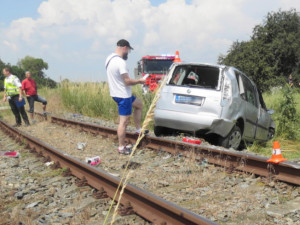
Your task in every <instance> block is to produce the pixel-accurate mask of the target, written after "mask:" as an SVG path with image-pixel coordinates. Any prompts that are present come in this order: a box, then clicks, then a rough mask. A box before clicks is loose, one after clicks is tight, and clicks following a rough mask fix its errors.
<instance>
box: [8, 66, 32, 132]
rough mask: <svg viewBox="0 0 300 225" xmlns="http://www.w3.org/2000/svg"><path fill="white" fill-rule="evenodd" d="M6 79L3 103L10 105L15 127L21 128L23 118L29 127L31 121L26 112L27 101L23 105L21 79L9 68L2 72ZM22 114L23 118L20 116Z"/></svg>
mask: <svg viewBox="0 0 300 225" xmlns="http://www.w3.org/2000/svg"><path fill="white" fill-rule="evenodd" d="M2 73H3V75H4V76H5V79H4V97H3V101H4V102H6V101H7V100H8V103H9V105H10V108H11V111H12V112H13V114H14V115H15V119H16V124H15V125H13V127H19V126H21V124H22V120H21V116H22V118H23V120H24V122H25V126H29V125H30V124H29V120H28V116H27V113H26V112H25V107H24V104H25V101H24V104H23V103H22V101H23V98H22V84H21V82H20V80H19V78H18V77H17V76H15V75H13V74H11V70H10V68H9V67H5V68H3V70H2ZM20 114H21V116H20Z"/></svg>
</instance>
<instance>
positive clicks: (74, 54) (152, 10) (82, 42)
mask: <svg viewBox="0 0 300 225" xmlns="http://www.w3.org/2000/svg"><path fill="white" fill-rule="evenodd" d="M272 2H273V1H272ZM274 2H276V4H277V5H280V6H282V7H284V8H290V7H289V6H291V5H295V7H300V3H298V1H296V0H294V1H292V0H275V1H274ZM251 3H252V1H250V0H211V1H207V0H193V1H191V2H190V4H187V3H186V1H185V0H168V1H167V2H165V3H163V4H160V5H159V6H156V7H154V6H152V5H151V3H150V1H149V0H114V1H111V0H85V1H82V0H64V1H61V0H48V1H44V2H42V4H41V5H40V6H39V8H38V13H39V17H38V18H37V19H32V18H20V19H18V20H15V21H12V22H11V24H10V26H9V27H7V28H4V29H1V33H2V34H4V35H3V36H2V37H0V41H1V42H2V43H3V44H4V46H6V48H11V49H12V50H14V51H16V52H18V53H19V55H18V56H17V58H18V59H19V58H22V57H23V56H25V55H32V56H36V57H42V58H44V59H45V61H47V60H48V61H51V63H52V64H53V65H51V64H50V71H51V72H52V71H53V73H59V74H60V75H61V74H62V73H64V72H66V71H67V70H71V71H70V73H73V74H75V73H76V72H77V70H84V69H83V68H85V67H89V68H91V67H92V68H93V69H91V70H90V72H91V73H95V71H96V72H97V71H98V74H99V73H101V74H102V78H101V79H105V76H104V74H105V71H104V67H102V64H103V62H104V60H105V57H106V55H108V54H109V53H110V52H111V51H113V50H114V46H115V43H116V41H117V40H118V39H120V38H127V39H129V41H130V42H131V43H132V45H133V47H134V48H135V51H134V52H133V53H132V55H131V56H130V57H131V58H130V60H129V63H130V67H131V68H132V67H133V65H134V64H135V62H136V61H137V59H138V58H139V57H141V56H142V55H144V54H151V53H166V52H167V53H173V52H174V51H175V50H180V51H181V52H182V53H183V54H182V55H183V56H184V57H186V59H185V60H192V61H195V60H197V59H204V60H205V61H210V62H216V60H217V57H218V55H219V54H220V53H224V52H226V50H227V48H228V47H229V46H230V44H231V43H232V41H235V40H237V39H245V38H249V34H251V31H252V28H253V26H254V25H255V24H256V23H257V21H261V20H262V18H257V17H255V16H254V15H250V14H249V13H246V11H245V10H247V9H245V8H244V7H245V5H249V4H251ZM255 4H259V1H256V3H255ZM274 4H275V3H274ZM266 5H270V4H266ZM257 7H259V6H257ZM264 7H267V6H264ZM271 10H274V9H273V8H270V9H268V8H266V9H265V12H266V13H267V12H269V11H271ZM0 52H2V48H1V46H0ZM2 58H3V57H2ZM94 62H97V64H96V65H94V67H93V65H91V63H94ZM99 64H100V66H99ZM61 65H64V67H63V68H62V66H61ZM80 66H81V67H80ZM52 68H53V69H52ZM132 69H133V68H132ZM57 76H58V75H57ZM99 76H100V75H99Z"/></svg>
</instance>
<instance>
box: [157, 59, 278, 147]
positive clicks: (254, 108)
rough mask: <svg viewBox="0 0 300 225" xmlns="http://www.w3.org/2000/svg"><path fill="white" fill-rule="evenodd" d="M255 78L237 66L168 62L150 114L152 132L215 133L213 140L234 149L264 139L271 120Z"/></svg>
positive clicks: (268, 136) (271, 128) (270, 133)
mask: <svg viewBox="0 0 300 225" xmlns="http://www.w3.org/2000/svg"><path fill="white" fill-rule="evenodd" d="M270 114H271V110H267V108H266V106H265V103H264V101H263V98H262V95H261V93H260V92H259V90H258V89H257V87H256V85H255V84H254V82H253V81H252V80H251V79H249V78H248V77H247V76H246V75H245V74H244V73H242V72H241V71H239V70H238V69H236V68H233V67H228V66H223V65H211V64H199V63H179V64H173V66H172V67H171V68H170V70H169V73H168V81H167V84H166V85H165V86H164V87H163V89H162V91H161V96H160V99H159V101H158V103H157V105H156V109H155V114H154V132H155V135H156V136H161V135H166V134H168V133H169V132H170V131H183V132H188V133H192V134H194V135H196V136H204V137H208V136H209V135H216V136H217V144H218V145H221V146H224V147H226V148H234V149H239V148H241V146H242V143H243V142H244V141H246V142H253V141H255V140H258V141H268V140H269V139H271V138H272V137H273V135H274V133H275V124H274V121H273V120H272V118H271V115H270Z"/></svg>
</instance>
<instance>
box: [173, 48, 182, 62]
mask: <svg viewBox="0 0 300 225" xmlns="http://www.w3.org/2000/svg"><path fill="white" fill-rule="evenodd" d="M173 62H174V63H180V62H182V61H181V59H180V58H179V51H176V53H175V59H174V60H173Z"/></svg>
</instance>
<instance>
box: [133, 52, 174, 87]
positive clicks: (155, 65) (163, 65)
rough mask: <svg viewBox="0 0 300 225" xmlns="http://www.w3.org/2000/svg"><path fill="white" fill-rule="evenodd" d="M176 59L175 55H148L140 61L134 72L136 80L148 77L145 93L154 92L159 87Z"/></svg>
mask: <svg viewBox="0 0 300 225" xmlns="http://www.w3.org/2000/svg"><path fill="white" fill-rule="evenodd" d="M174 59H175V56H174V55H156V56H155V55H147V56H144V57H142V59H141V60H139V61H138V63H137V68H135V71H134V72H135V77H136V79H139V78H142V77H144V76H146V75H148V77H147V79H146V82H145V84H144V85H143V91H144V92H147V91H148V90H149V91H154V90H155V89H156V88H157V87H158V83H159V82H160V80H161V79H162V78H163V77H164V76H165V75H166V73H167V71H168V69H169V68H170V66H171V65H172V64H173V61H174Z"/></svg>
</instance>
